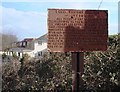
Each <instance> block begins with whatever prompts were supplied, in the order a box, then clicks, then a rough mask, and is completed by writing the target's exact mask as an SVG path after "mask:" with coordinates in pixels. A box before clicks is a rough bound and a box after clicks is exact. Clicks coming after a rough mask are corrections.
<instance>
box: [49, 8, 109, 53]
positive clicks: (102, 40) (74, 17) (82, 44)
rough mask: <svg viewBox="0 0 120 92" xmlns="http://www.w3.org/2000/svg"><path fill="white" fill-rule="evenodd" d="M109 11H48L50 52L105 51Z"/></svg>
mask: <svg viewBox="0 0 120 92" xmlns="http://www.w3.org/2000/svg"><path fill="white" fill-rule="evenodd" d="M107 39H108V11H107V10H72V9H48V50H49V51H50V52H68V51H71V52H81V51H105V50H106V49H107Z"/></svg>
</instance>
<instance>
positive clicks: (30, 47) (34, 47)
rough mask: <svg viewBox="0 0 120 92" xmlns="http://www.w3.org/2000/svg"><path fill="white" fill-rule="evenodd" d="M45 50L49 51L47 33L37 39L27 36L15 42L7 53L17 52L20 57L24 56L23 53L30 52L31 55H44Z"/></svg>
mask: <svg viewBox="0 0 120 92" xmlns="http://www.w3.org/2000/svg"><path fill="white" fill-rule="evenodd" d="M45 52H47V34H45V35H43V36H41V37H39V38H36V39H34V38H25V39H24V40H22V41H20V42H16V43H13V44H12V48H10V49H9V52H7V54H8V55H13V54H16V55H17V56H19V57H22V56H23V54H28V55H29V56H30V57H42V56H43V55H44V53H45Z"/></svg>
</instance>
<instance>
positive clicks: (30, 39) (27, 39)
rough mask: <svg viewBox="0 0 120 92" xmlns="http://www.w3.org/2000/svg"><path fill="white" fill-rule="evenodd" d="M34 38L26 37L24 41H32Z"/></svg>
mask: <svg viewBox="0 0 120 92" xmlns="http://www.w3.org/2000/svg"><path fill="white" fill-rule="evenodd" d="M32 40H34V38H25V39H24V40H23V41H27V42H31V41H32Z"/></svg>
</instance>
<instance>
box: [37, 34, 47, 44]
mask: <svg viewBox="0 0 120 92" xmlns="http://www.w3.org/2000/svg"><path fill="white" fill-rule="evenodd" d="M36 40H41V41H43V42H47V34H44V35H43V36H41V37H39V38H37V39H36Z"/></svg>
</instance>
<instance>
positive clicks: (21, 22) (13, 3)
mask: <svg viewBox="0 0 120 92" xmlns="http://www.w3.org/2000/svg"><path fill="white" fill-rule="evenodd" d="M83 1H84V2H83ZM88 1H89V2H88ZM100 1H101V0H81V1H80V0H68V1H65V0H43V1H42V0H2V4H1V5H0V15H1V14H2V18H0V20H1V21H2V23H0V24H1V25H0V30H2V32H4V33H12V34H15V35H17V37H18V38H19V39H20V40H22V39H24V38H28V37H34V38H37V37H40V36H41V35H44V34H45V33H47V9H48V8H62V9H64V8H65V9H98V6H99V4H100ZM108 1H109V2H108ZM113 1H114V2H113ZM103 9H105V10H108V15H109V16H108V23H109V25H108V26H109V29H108V30H109V34H117V33H118V0H103V2H102V4H101V7H100V10H103Z"/></svg>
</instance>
